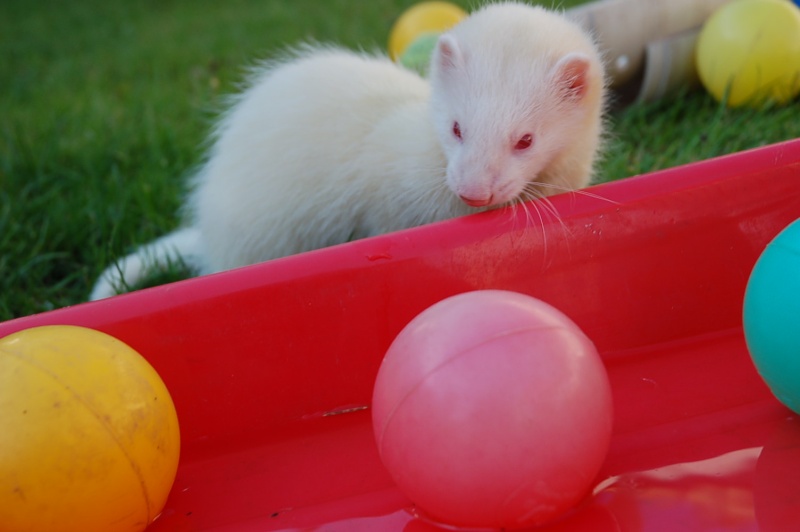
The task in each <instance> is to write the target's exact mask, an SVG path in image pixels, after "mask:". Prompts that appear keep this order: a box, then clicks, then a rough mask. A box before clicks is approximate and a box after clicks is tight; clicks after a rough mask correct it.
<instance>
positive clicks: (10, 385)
mask: <svg viewBox="0 0 800 532" xmlns="http://www.w3.org/2000/svg"><path fill="white" fill-rule="evenodd" d="M0 419H2V423H3V428H2V430H0V529H2V530H14V531H20V532H24V531H39V530H42V531H44V530H46V531H47V532H67V531H75V532H77V531H80V532H95V531H97V532H101V531H102V532H138V531H141V530H144V529H145V528H146V527H147V526H148V525H149V524H150V523H151V522H152V521H153V520H154V519H155V518H156V517H157V516H158V514H159V513H160V512H161V510H162V509H163V507H164V504H165V503H166V500H167V496H168V494H169V491H170V489H171V488H172V484H173V482H174V480H175V474H176V471H177V467H178V456H179V453H180V434H179V430H178V417H177V414H176V411H175V406H174V405H173V403H172V399H171V398H170V395H169V392H168V391H167V388H166V386H165V385H164V383H163V382H162V380H161V378H160V377H159V375H158V374H157V373H156V371H155V370H154V369H153V368H152V367H151V366H150V364H148V362H147V361H146V360H145V359H144V358H142V357H141V356H140V355H139V354H138V353H137V352H136V351H134V350H133V349H131V348H130V347H128V346H127V345H126V344H124V343H123V342H121V341H119V340H117V339H116V338H113V337H111V336H109V335H107V334H104V333H101V332H98V331H95V330H91V329H86V328H83V327H74V326H62V325H58V326H45V327H35V328H31V329H27V330H23V331H20V332H18V333H15V334H12V335H10V336H7V337H5V338H3V339H2V340H0Z"/></svg>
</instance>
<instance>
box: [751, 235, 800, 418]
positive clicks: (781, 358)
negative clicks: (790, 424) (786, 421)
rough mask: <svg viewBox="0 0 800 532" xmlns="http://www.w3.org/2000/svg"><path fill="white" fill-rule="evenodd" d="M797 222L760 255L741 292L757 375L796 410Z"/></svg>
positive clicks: (799, 388)
mask: <svg viewBox="0 0 800 532" xmlns="http://www.w3.org/2000/svg"><path fill="white" fill-rule="evenodd" d="M798 272H800V220H798V221H795V222H794V223H792V224H790V225H789V226H788V227H786V228H785V229H784V230H783V231H781V232H780V233H779V234H778V235H777V236H776V237H775V238H774V239H773V240H772V241H771V242H770V243H769V244H768V245H767V247H766V249H765V250H764V251H763V252H762V254H761V256H760V257H759V258H758V261H757V262H756V264H755V266H754V267H753V271H752V272H751V274H750V278H749V280H748V282H747V288H746V289H745V295H744V311H743V324H744V334H745V340H746V341H747V348H748V350H749V351H750V356H751V357H752V359H753V363H754V364H755V366H756V369H757V370H758V373H759V374H760V375H761V377H762V378H763V379H764V381H765V382H766V383H767V386H769V388H770V390H772V393H773V394H774V395H775V397H777V398H778V400H779V401H781V402H782V403H783V404H785V405H786V406H788V407H789V408H791V409H792V410H794V411H795V412H797V413H799V414H800V328H798V324H800V275H798Z"/></svg>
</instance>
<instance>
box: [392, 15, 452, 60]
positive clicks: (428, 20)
mask: <svg viewBox="0 0 800 532" xmlns="http://www.w3.org/2000/svg"><path fill="white" fill-rule="evenodd" d="M466 16H467V13H466V12H465V11H464V10H463V9H461V8H460V7H458V6H456V5H453V4H451V3H450V2H420V3H419V4H416V5H414V6H411V7H410V8H409V9H407V10H406V11H405V12H403V14H402V15H400V18H398V19H397V21H396V22H395V23H394V26H393V27H392V31H391V33H390V34H389V55H390V56H391V58H392V59H394V60H397V58H398V57H400V56H401V55H403V52H404V51H405V49H406V47H407V46H408V45H409V44H410V43H411V42H412V41H414V40H415V39H416V38H417V37H418V36H419V35H421V34H423V33H441V32H443V31H446V30H448V29H450V28H452V27H453V26H455V25H456V24H458V22H460V21H461V19H463V18H464V17H466Z"/></svg>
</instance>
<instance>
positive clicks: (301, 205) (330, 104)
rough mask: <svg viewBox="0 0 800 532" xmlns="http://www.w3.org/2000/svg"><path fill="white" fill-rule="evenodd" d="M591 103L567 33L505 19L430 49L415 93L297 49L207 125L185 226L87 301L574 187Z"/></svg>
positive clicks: (366, 68)
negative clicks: (173, 266)
mask: <svg viewBox="0 0 800 532" xmlns="http://www.w3.org/2000/svg"><path fill="white" fill-rule="evenodd" d="M604 90H605V82H604V78H603V72H602V66H601V59H600V57H599V54H598V52H597V49H596V47H595V45H594V43H593V42H592V40H591V38H590V37H589V36H588V35H587V34H586V33H585V32H584V31H583V30H581V29H580V28H578V27H577V26H576V25H575V24H574V23H572V22H569V21H568V20H567V19H566V18H565V17H564V16H563V15H561V14H557V13H554V12H550V11H547V10H545V9H543V8H540V7H530V6H525V5H523V4H516V3H497V4H490V5H487V6H486V7H484V8H482V9H480V10H478V11H476V12H475V13H473V14H472V15H470V16H469V17H467V18H466V19H465V20H464V21H462V22H461V23H460V24H458V25H457V26H456V27H455V28H453V29H452V30H451V31H449V32H448V33H446V34H444V35H442V36H441V37H440V39H439V42H438V44H437V47H436V49H435V51H434V54H433V58H432V61H431V72H430V82H428V81H426V80H424V79H422V78H421V77H419V76H418V75H416V74H415V73H412V72H410V71H408V70H405V69H403V68H401V67H398V66H397V65H395V64H394V63H392V62H391V61H390V60H389V59H387V58H385V57H377V56H371V55H367V54H359V53H354V52H350V51H345V50H341V49H337V48H330V47H309V48H307V49H304V50H302V51H300V52H298V53H297V54H296V55H294V56H293V57H292V58H291V59H289V60H286V61H284V62H280V63H273V64H270V65H268V66H266V67H265V68H263V69H262V70H261V71H260V73H259V74H258V75H257V76H256V77H255V78H254V79H253V81H252V84H251V85H250V87H249V88H248V89H247V90H245V91H244V92H243V93H242V94H241V95H240V96H239V97H238V98H237V99H236V101H235V103H234V105H233V106H232V107H231V109H230V111H229V112H228V113H227V115H226V116H225V117H224V118H223V119H222V121H221V122H220V124H219V126H218V128H217V131H216V134H215V143H214V144H213V146H212V148H211V150H210V153H209V157H208V160H207V162H206V164H205V165H204V167H203V168H202V169H201V171H200V172H199V173H198V175H197V176H196V180H195V183H194V189H193V191H192V193H191V195H190V197H189V203H188V207H189V211H190V214H191V218H190V225H189V226H188V227H186V228H182V229H179V230H177V231H175V232H174V233H170V234H169V235H166V236H165V237H162V238H160V239H158V240H156V241H154V242H152V243H150V244H147V245H145V246H142V247H141V248H139V249H138V250H137V251H136V252H135V253H134V254H132V255H130V256H128V257H126V258H124V259H122V260H120V261H118V263H117V264H114V265H111V266H109V268H107V269H106V270H105V272H103V274H102V276H101V277H100V279H99V280H98V282H97V284H96V286H95V288H94V290H93V292H92V294H91V296H90V297H91V299H101V298H104V297H108V296H111V295H113V294H115V293H116V290H117V288H118V287H120V286H121V285H122V284H123V283H122V280H123V279H124V282H125V283H127V284H132V283H134V282H136V281H137V280H139V279H140V278H141V277H142V276H143V275H145V274H146V273H147V271H148V270H149V269H151V268H153V267H155V266H158V265H163V264H165V263H167V262H169V261H174V260H183V261H184V262H186V263H188V264H189V265H190V266H192V267H194V268H196V269H197V270H198V272H199V273H210V272H215V271H221V270H226V269H231V268H235V267H238V266H243V265H247V264H253V263H256V262H260V261H264V260H268V259H272V258H277V257H281V256H285V255H290V254H294V253H299V252H302V251H307V250H311V249H316V248H321V247H324V246H329V245H333V244H338V243H342V242H346V241H348V240H352V239H357V238H363V237H368V236H372V235H377V234H381V233H386V232H391V231H395V230H399V229H403V228H407V227H412V226H417V225H421V224H425V223H430V222H433V221H438V220H443V219H446V218H452V217H455V216H460V215H464V214H468V213H471V212H476V210H481V209H486V208H493V207H496V206H500V205H503V204H508V203H509V202H515V201H520V200H522V199H527V198H534V197H539V196H544V195H548V194H552V193H555V192H561V191H566V190H571V189H575V188H579V187H583V186H585V185H586V184H588V182H589V179H590V176H591V173H592V166H593V163H594V161H595V157H596V153H597V151H598V147H599V142H600V138H601V129H602V111H603V105H604V102H603V99H604ZM455 122H458V124H459V127H460V132H461V133H462V135H461V138H460V139H459V138H457V137H456V136H455V135H454V123H455ZM527 134H530V135H531V138H532V140H533V142H532V144H531V146H530V147H529V148H527V149H515V145H516V144H517V142H518V141H519V140H520V139H521V138H522V137H523V136H525V135H527ZM462 198H463V200H462ZM465 202H469V203H470V204H471V205H480V206H481V207H480V209H476V208H475V207H470V206H468V205H467V204H466V203H465Z"/></svg>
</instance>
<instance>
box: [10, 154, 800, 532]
mask: <svg viewBox="0 0 800 532" xmlns="http://www.w3.org/2000/svg"><path fill="white" fill-rule="evenodd" d="M590 192H591V194H592V195H591V196H590V195H564V196H559V197H555V198H553V200H552V205H553V208H554V209H556V210H557V211H558V212H559V213H560V215H561V220H555V219H554V218H553V217H552V216H550V215H549V214H548V213H547V212H546V211H544V210H541V212H542V218H543V223H542V222H541V221H540V218H539V217H538V216H537V215H536V214H532V215H531V216H526V214H525V212H524V211H523V210H522V209H519V210H517V211H516V212H515V213H513V214H512V213H511V212H509V211H506V212H492V213H485V214H480V215H476V216H471V217H466V218H462V219H457V220H452V221H448V222H444V223H440V224H436V225H431V226H427V227H421V228H417V229H412V230H408V231H403V232H398V233H394V234H390V235H386V236H382V237H377V238H372V239H368V240H362V241H357V242H352V243H350V244H345V245H341V246H337V247H334V248H329V249H325V250H320V251H316V252H311V253H307V254H303V255H298V256H294V257H289V258H286V259H281V260H276V261H272V262H269V263H264V264H260V265H256V266H252V267H248V268H243V269H241V270H238V271H233V272H227V273H223V274H218V275H214V276H208V277H205V278H198V279H192V280H189V281H184V282H181V283H176V284H173V285H168V286H164V287H160V288H155V289H151V290H145V291H141V292H138V293H133V294H129V295H125V296H120V297H117V298H113V299H110V300H106V301H101V302H97V303H91V304H85V305H79V306H75V307H72V308H67V309H62V310H57V311H53V312H50V313H46V314H41V315H37V316H31V317H28V318H23V319H19V320H15V321H10V322H6V323H3V324H0V337H2V336H5V335H7V334H10V333H11V332H14V331H17V330H20V329H23V328H27V327H32V326H36V325H44V324H76V325H83V326H88V327H93V328H96V329H99V330H102V331H105V332H107V333H110V334H112V335H114V336H116V337H118V338H120V339H121V340H123V341H125V342H127V343H128V344H130V345H131V346H132V347H134V348H135V349H137V350H138V351H139V352H140V353H142V354H143V355H144V356H145V357H146V358H147V359H148V360H149V361H150V362H151V363H152V364H153V366H154V367H155V368H156V369H157V370H158V371H159V373H160V374H161V376H162V377H163V379H164V381H165V382H166V384H167V386H168V387H169V389H170V391H171V393H172V395H173V398H174V401H175V404H176V407H177V409H178V415H179V418H180V421H181V430H182V439H183V447H182V456H181V465H180V467H179V471H178V477H177V479H176V481H175V485H174V488H173V491H172V494H171V496H170V499H169V500H168V502H167V506H166V508H165V510H164V512H163V514H162V515H161V517H160V518H159V519H158V520H157V521H156V522H155V523H154V524H153V525H152V527H151V528H150V529H148V530H152V531H153V532H160V531H189V530H220V531H231V532H233V531H259V532H261V531H269V530H322V531H407V532H411V531H417V532H421V531H425V530H434V528H433V527H432V525H429V524H427V523H425V522H424V521H422V520H420V519H419V518H417V517H415V514H414V510H413V504H412V502H411V501H409V500H407V499H406V498H405V497H404V496H403V495H402V494H401V493H400V492H399V491H398V490H397V489H396V488H395V487H394V486H393V484H392V481H391V480H390V479H389V477H388V475H387V473H386V472H385V470H384V469H383V466H382V464H381V463H380V460H379V458H378V455H377V452H376V449H375V444H374V441H373V436H372V431H371V427H370V413H369V401H370V398H371V394H372V386H373V381H374V378H375V375H376V373H377V370H378V366H379V365H380V362H381V359H382V357H383V354H384V352H385V350H386V348H387V347H388V345H389V344H390V342H391V341H392V339H393V338H394V336H395V335H396V334H397V333H398V332H399V331H400V330H401V329H402V327H403V326H404V325H405V324H406V323H407V322H408V321H409V320H410V319H411V318H412V317H414V316H415V315H416V314H417V313H419V312H421V311H422V310H423V309H425V308H427V307H428V306H430V305H431V304H433V303H434V302H436V301H439V300H441V299H443V298H445V297H447V296H450V295H453V294H456V293H459V292H463V291H467V290H476V289H484V288H502V289H509V290H516V291H519V292H524V293H527V294H531V295H534V296H536V297H539V298H541V299H543V300H545V301H547V302H549V303H551V304H553V305H555V306H556V307H558V308H559V309H561V310H562V311H563V312H565V313H566V314H568V315H569V316H570V317H571V318H572V319H573V320H574V321H575V322H576V323H577V324H578V325H579V326H580V327H582V329H583V330H584V331H585V332H586V334H587V335H588V336H589V337H590V338H592V339H593V341H594V342H595V344H596V345H597V347H598V349H599V351H600V353H601V354H602V356H603V359H604V361H605V363H606V366H607V368H608V371H609V375H610V378H611V384H612V387H613V394H614V408H615V425H614V435H613V440H612V444H611V450H610V453H609V455H608V458H607V461H606V463H605V465H604V467H603V469H602V471H601V473H600V475H599V477H598V478H597V482H596V488H595V490H594V493H593V494H592V495H591V496H590V497H588V498H587V500H586V501H585V502H584V504H583V505H581V506H580V507H579V508H576V509H575V511H574V512H573V513H572V514H571V515H569V516H567V517H566V518H565V519H563V520H562V521H560V522H558V523H556V524H554V525H552V526H551V527H547V528H545V529H543V530H548V531H550V530H559V531H562V530H563V531H594V532H604V531H616V530H620V531H639V530H642V531H662V530H663V531H677V530H681V531H693V530H697V531H750V530H763V531H770V532H771V531H787V530H800V420H799V419H798V416H796V415H794V414H792V412H791V411H789V410H788V409H786V408H785V407H783V406H782V405H780V404H779V403H778V402H776V401H775V400H774V399H773V398H772V396H771V395H770V393H769V391H768V390H767V388H766V387H765V385H764V384H763V383H762V382H761V380H760V379H759V377H758V375H757V374H756V372H755V369H754V367H753V365H752V364H751V362H750V359H749V357H748V354H747V352H746V349H745V344H744V340H743V337H742V330H741V305H742V297H743V293H744V288H745V284H746V282H747V278H748V275H749V273H750V269H751V268H752V266H753V264H754V263H755V261H756V259H757V257H758V255H759V254H760V252H761V251H762V250H763V248H764V246H765V245H766V243H767V242H768V241H769V240H770V239H771V238H772V237H773V236H775V235H776V234H777V233H778V232H779V231H780V230H781V229H782V228H783V227H785V226H786V225H788V224H789V223H790V222H791V221H793V220H795V219H796V218H799V217H800V140H795V141H791V142H787V143H783V144H778V145H774V146H769V147H766V148H762V149H758V150H754V151H750V152H744V153H740V154H736V155H732V156H728V157H723V158H720V159H715V160H710V161H705V162H701V163H697V164H693V165H689V166H685V167H680V168H675V169H671V170H667V171H662V172H657V173H654V174H650V175H644V176H640V177H635V178H631V179H627V180H623V181H619V182H615V183H610V184H606V185H601V186H597V187H594V188H593V189H590ZM495 436H498V437H499V435H492V434H487V435H486V437H487V438H491V437H495ZM476 445H480V442H476Z"/></svg>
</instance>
